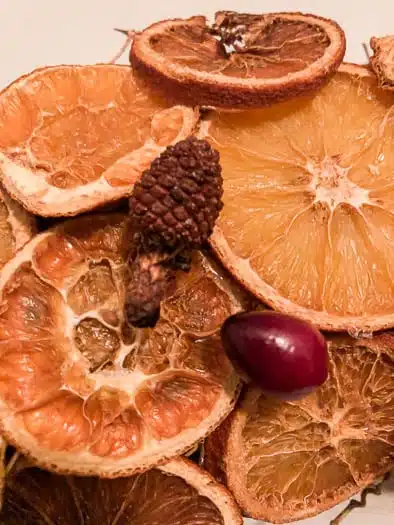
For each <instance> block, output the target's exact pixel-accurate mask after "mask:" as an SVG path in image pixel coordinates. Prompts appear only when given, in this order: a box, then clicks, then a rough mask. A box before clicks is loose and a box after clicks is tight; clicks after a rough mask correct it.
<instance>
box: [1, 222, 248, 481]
mask: <svg viewBox="0 0 394 525" xmlns="http://www.w3.org/2000/svg"><path fill="white" fill-rule="evenodd" d="M126 230H127V226H126V219H125V217H124V216H123V215H118V214H114V215H98V216H95V215H92V216H86V217H84V218H80V219H75V220H72V221H69V222H66V223H64V224H63V225H60V226H57V227H56V228H54V229H52V230H49V231H46V232H44V233H42V234H40V235H38V236H37V237H35V238H34V239H33V240H32V241H31V242H30V243H28V244H27V245H26V246H25V248H24V249H22V250H21V251H20V252H19V253H18V254H17V255H16V257H15V258H14V259H13V260H12V261H10V262H9V263H8V264H7V265H6V266H5V268H4V269H3V272H2V274H1V278H0V298H1V311H0V416H1V417H0V425H1V428H2V430H3V432H4V435H5V437H6V439H7V441H9V442H10V443H11V444H13V445H14V446H16V447H17V448H18V449H19V450H21V451H23V452H24V453H25V454H26V455H27V456H29V457H32V458H33V460H34V462H36V463H38V464H39V465H43V466H44V467H46V468H48V469H53V470H57V471H62V472H71V473H72V472H74V473H77V474H92V475H100V476H102V477H114V476H119V475H126V474H130V473H133V472H136V471H141V470H145V469H147V468H150V467H152V466H154V465H157V464H158V463H160V462H163V461H164V460H165V459H170V458H171V457H174V456H176V455H178V454H180V453H183V452H184V451H186V450H188V449H190V448H191V447H192V446H193V444H194V443H196V442H197V441H199V440H200V439H201V438H203V437H204V436H205V435H206V434H208V433H209V432H210V431H212V430H213V429H214V428H215V427H216V426H217V425H218V424H219V422H220V421H221V420H222V419H223V418H224V417H225V416H227V414H228V413H229V411H230V410H231V409H232V407H233V404H234V402H235V399H236V397H237V393H238V387H239V379H238V377H237V375H236V374H235V372H234V370H233V368H232V367H231V365H230V363H229V361H228V360H227V358H226V356H225V353H224V351H223V350H222V347H221V343H220V337H219V335H218V333H217V332H218V329H219V328H220V326H221V324H222V322H223V320H224V319H225V318H226V317H227V316H228V315H230V314H231V313H232V312H236V311H238V310H239V309H240V308H241V307H242V306H243V300H244V298H243V295H242V292H241V291H238V290H237V289H236V288H234V286H233V283H231V282H230V281H228V280H227V279H226V277H225V276H224V275H223V272H221V271H220V269H218V268H216V266H215V265H213V263H212V262H211V261H210V260H209V259H208V258H207V257H206V256H205V255H202V254H200V253H197V254H196V257H195V259H194V262H193V269H192V271H191V272H190V273H189V274H181V275H180V276H179V278H178V281H177V288H176V291H175V292H174V294H173V295H172V296H171V297H169V298H168V300H166V301H165V302H164V303H163V305H162V315H161V318H160V321H159V323H158V324H157V326H156V328H155V329H136V330H133V329H130V328H128V327H126V326H125V325H124V323H123V318H122V305H123V296H124V288H123V282H124V278H125V275H124V272H125V271H126V269H127V268H126V250H125V242H124V240H125V235H126ZM238 292H239V294H238Z"/></svg>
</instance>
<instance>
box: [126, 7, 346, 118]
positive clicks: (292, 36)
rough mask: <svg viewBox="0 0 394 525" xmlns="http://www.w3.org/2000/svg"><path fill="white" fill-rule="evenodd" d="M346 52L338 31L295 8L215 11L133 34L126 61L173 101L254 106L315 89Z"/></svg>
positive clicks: (341, 35)
mask: <svg viewBox="0 0 394 525" xmlns="http://www.w3.org/2000/svg"><path fill="white" fill-rule="evenodd" d="M344 53H345V35H344V33H343V31H342V29H341V28H340V27H339V26H338V24H336V23H335V22H333V21H332V20H328V19H326V18H321V17H318V16H315V15H309V14H301V13H271V14H264V15H248V14H240V13H234V12H227V11H226V12H219V13H217V14H216V22H215V24H214V26H213V27H209V26H208V24H207V20H206V18H205V17H203V16H194V17H192V18H189V19H187V20H181V19H177V20H164V21H162V22H158V23H156V24H153V25H152V26H150V27H148V28H147V29H145V30H144V31H143V32H142V33H138V34H136V35H135V37H134V40H133V44H132V47H131V51H130V61H131V63H132V65H133V66H134V67H135V68H136V69H137V70H138V71H139V72H141V73H142V74H143V75H144V76H146V77H147V78H149V80H150V81H151V82H152V83H154V84H157V85H158V87H159V88H160V89H164V90H165V91H166V92H167V93H169V94H172V95H173V96H174V95H175V96H176V97H177V99H178V100H183V101H187V102H189V103H190V102H193V103H197V104H199V105H207V106H217V107H227V108H235V107H237V108H241V107H243V108H248V107H261V106H266V105H268V104H272V103H274V102H278V101H281V100H285V99H288V98H293V97H296V96H299V95H302V94H304V93H307V92H311V91H314V90H317V89H318V88H320V87H321V86H322V85H323V84H324V83H325V81H326V80H327V79H328V78H329V77H330V76H331V75H332V74H333V73H334V72H335V70H336V69H337V68H338V66H339V64H340V63H341V62H342V59H343V56H344Z"/></svg>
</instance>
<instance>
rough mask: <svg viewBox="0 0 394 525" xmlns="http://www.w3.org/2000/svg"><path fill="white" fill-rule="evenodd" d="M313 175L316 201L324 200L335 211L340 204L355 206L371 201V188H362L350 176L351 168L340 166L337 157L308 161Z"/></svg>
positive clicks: (312, 185)
mask: <svg viewBox="0 0 394 525" xmlns="http://www.w3.org/2000/svg"><path fill="white" fill-rule="evenodd" d="M306 167H307V170H308V171H309V173H311V175H312V180H311V183H310V187H311V189H312V191H313V192H314V193H315V202H324V203H326V204H327V206H328V207H329V208H330V210H331V211H333V210H334V209H335V208H336V207H337V206H338V205H339V204H342V203H345V202H346V203H348V204H350V205H352V206H354V207H355V208H360V207H361V206H362V205H363V204H366V203H369V202H370V199H369V190H366V189H364V188H361V187H360V186H358V185H357V184H355V183H354V182H352V181H351V180H350V179H349V178H348V172H349V170H350V168H344V167H343V166H340V165H339V164H338V162H337V159H336V158H335V157H324V159H323V160H322V161H321V162H318V163H315V162H313V161H308V163H307V166H306Z"/></svg>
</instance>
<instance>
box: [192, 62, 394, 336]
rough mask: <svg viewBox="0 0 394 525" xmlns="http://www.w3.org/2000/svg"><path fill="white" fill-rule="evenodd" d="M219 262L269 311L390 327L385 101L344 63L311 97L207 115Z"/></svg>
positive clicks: (392, 225)
mask: <svg viewBox="0 0 394 525" xmlns="http://www.w3.org/2000/svg"><path fill="white" fill-rule="evenodd" d="M201 135H202V136H206V137H207V138H208V139H209V140H210V141H211V143H212V144H213V145H214V147H215V148H216V149H217V150H218V151H219V152H220V155H221V164H222V166H223V178H224V209H223V211H222V213H221V216H220V218H219V220H218V223H217V228H216V229H215V231H214V234H213V236H212V237H211V241H212V246H213V247H214V249H215V250H216V252H217V254H218V255H219V257H220V258H221V260H222V262H223V263H224V264H225V265H226V266H227V268H228V269H230V270H231V273H232V274H233V275H235V276H236V277H237V278H238V279H239V280H240V281H242V282H243V283H244V284H245V285H246V286H247V287H248V288H249V289H250V290H251V291H252V292H253V293H254V294H255V295H257V296H258V297H259V298H260V299H262V300H263V301H265V302H267V303H269V304H270V305H271V306H272V307H273V308H275V309H277V310H279V311H282V312H287V313H290V314H293V315H297V316H299V317H301V318H303V319H306V320H309V321H312V322H313V323H314V324H315V325H317V326H319V327H320V328H324V329H328V330H349V331H351V332H352V333H354V334H356V333H357V332H358V331H365V332H369V331H374V330H378V329H383V328H386V327H390V326H393V325H394V303H393V293H394V284H393V283H394V264H393V262H394V244H393V241H394V220H393V217H394V216H393V212H394V96H393V94H392V93H390V92H384V91H382V90H379V89H378V88H377V86H376V78H375V75H373V74H372V73H371V72H369V71H368V70H367V68H363V67H361V66H351V65H346V66H343V67H342V68H341V70H340V72H338V73H337V74H336V76H335V77H334V78H333V79H332V80H331V81H330V83H329V84H328V85H327V86H326V87H324V88H323V89H322V90H321V91H320V92H319V93H318V94H316V95H315V96H313V97H309V98H305V99H303V100H293V101H288V102H285V103H283V104H280V105H276V106H275V107H273V108H265V109H262V110H255V111H245V112H237V113H234V112H233V113H230V112H227V113H225V112H221V113H219V112H216V113H212V114H211V116H210V118H209V119H208V120H207V121H206V122H204V123H203V126H202V129H201Z"/></svg>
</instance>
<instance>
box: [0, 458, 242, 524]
mask: <svg viewBox="0 0 394 525" xmlns="http://www.w3.org/2000/svg"><path fill="white" fill-rule="evenodd" d="M37 488H39V490H37ZM0 518H1V521H2V523H3V524H4V525H27V524H28V523H29V524H32V523H34V524H35V525H48V523H67V524H70V525H71V524H77V523H86V524H87V523H91V524H96V523H97V524H98V523H103V524H104V523H105V524H107V523H108V524H110V523H111V524H113V525H115V524H118V525H130V524H133V525H159V524H162V525H174V524H175V523H176V524H177V525H194V524H197V523H198V525H242V516H241V514H240V511H239V510H238V508H237V506H236V504H235V502H234V500H233V498H232V497H231V495H230V494H229V493H228V492H227V490H226V489H225V488H224V487H222V486H221V485H219V484H218V483H216V482H215V481H214V480H213V479H212V478H211V476H210V475H209V474H207V473H206V472H204V471H203V470H201V469H199V468H198V467H197V466H196V465H194V464H193V463H191V462H189V461H187V460H184V459H176V460H173V461H171V462H170V463H168V464H166V465H164V466H163V467H160V468H157V469H153V470H151V471H149V472H146V473H144V474H139V475H135V476H132V477H128V478H122V479H113V480H102V479H100V478H80V477H71V476H67V477H66V476H58V475H56V474H49V473H48V472H43V471H40V470H38V469H37V468H25V469H22V470H19V469H16V470H15V474H12V473H11V474H10V475H9V477H8V479H7V490H6V493H5V504H4V508H3V511H2V513H1V514H0Z"/></svg>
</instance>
